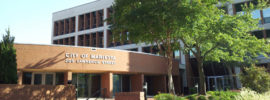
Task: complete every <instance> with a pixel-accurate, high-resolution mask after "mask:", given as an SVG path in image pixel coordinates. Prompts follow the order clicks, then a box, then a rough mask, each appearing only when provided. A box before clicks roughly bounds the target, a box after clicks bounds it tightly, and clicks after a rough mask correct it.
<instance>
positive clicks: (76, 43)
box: [74, 35, 78, 46]
mask: <svg viewBox="0 0 270 100" xmlns="http://www.w3.org/2000/svg"><path fill="white" fill-rule="evenodd" d="M74 42H75V46H78V35H75V41H74Z"/></svg>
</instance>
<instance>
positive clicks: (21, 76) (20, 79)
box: [17, 71, 23, 85]
mask: <svg viewBox="0 0 270 100" xmlns="http://www.w3.org/2000/svg"><path fill="white" fill-rule="evenodd" d="M17 75H18V84H19V85H22V81H23V79H22V78H23V72H22V71H17Z"/></svg>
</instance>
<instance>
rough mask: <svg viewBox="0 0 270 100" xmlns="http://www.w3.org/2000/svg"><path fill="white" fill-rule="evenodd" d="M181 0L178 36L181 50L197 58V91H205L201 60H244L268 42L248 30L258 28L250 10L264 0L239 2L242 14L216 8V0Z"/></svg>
mask: <svg viewBox="0 0 270 100" xmlns="http://www.w3.org/2000/svg"><path fill="white" fill-rule="evenodd" d="M184 1H185V0H184ZM184 1H183V2H182V4H181V6H183V8H184V9H183V10H185V11H186V12H187V14H186V15H185V19H186V23H185V25H184V26H182V27H179V31H178V36H179V38H180V39H181V40H182V41H183V43H184V45H185V50H186V51H191V52H192V53H193V55H194V56H195V58H196V60H197V62H198V66H197V67H198V72H199V90H200V91H199V93H200V94H203V95H205V94H206V85H205V74H204V70H203V64H204V62H206V61H217V62H220V61H221V60H222V61H226V62H229V61H236V62H244V61H245V60H249V59H254V58H255V57H257V56H258V55H259V54H264V55H265V56H266V54H265V53H266V51H267V48H269V45H267V44H266V42H265V40H263V39H257V38H256V37H255V36H252V35H251V34H250V32H251V31H252V30H255V29H259V28H258V19H253V18H252V15H251V11H252V9H259V8H262V7H265V6H266V2H264V1H260V0H259V1H258V2H259V3H258V5H257V6H255V5H253V4H252V3H250V5H245V6H243V8H244V9H245V13H244V14H242V15H229V14H225V11H224V10H222V9H219V6H217V5H218V3H220V2H218V0H192V2H190V0H186V2H184ZM221 2H227V0H223V1H222V0H221ZM221 7H222V6H221ZM188 12H189V13H188Z"/></svg>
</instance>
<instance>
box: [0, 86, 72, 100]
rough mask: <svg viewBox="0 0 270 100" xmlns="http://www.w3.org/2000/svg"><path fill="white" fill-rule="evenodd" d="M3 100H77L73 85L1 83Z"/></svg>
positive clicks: (0, 96)
mask: <svg viewBox="0 0 270 100" xmlns="http://www.w3.org/2000/svg"><path fill="white" fill-rule="evenodd" d="M0 98H1V100H75V99H76V92H75V87H74V86H73V85H67V86H64V85H56V86H52V85H17V84H0Z"/></svg>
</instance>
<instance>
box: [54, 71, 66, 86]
mask: <svg viewBox="0 0 270 100" xmlns="http://www.w3.org/2000/svg"><path fill="white" fill-rule="evenodd" d="M55 84H56V85H62V84H64V73H56V74H55Z"/></svg>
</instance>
